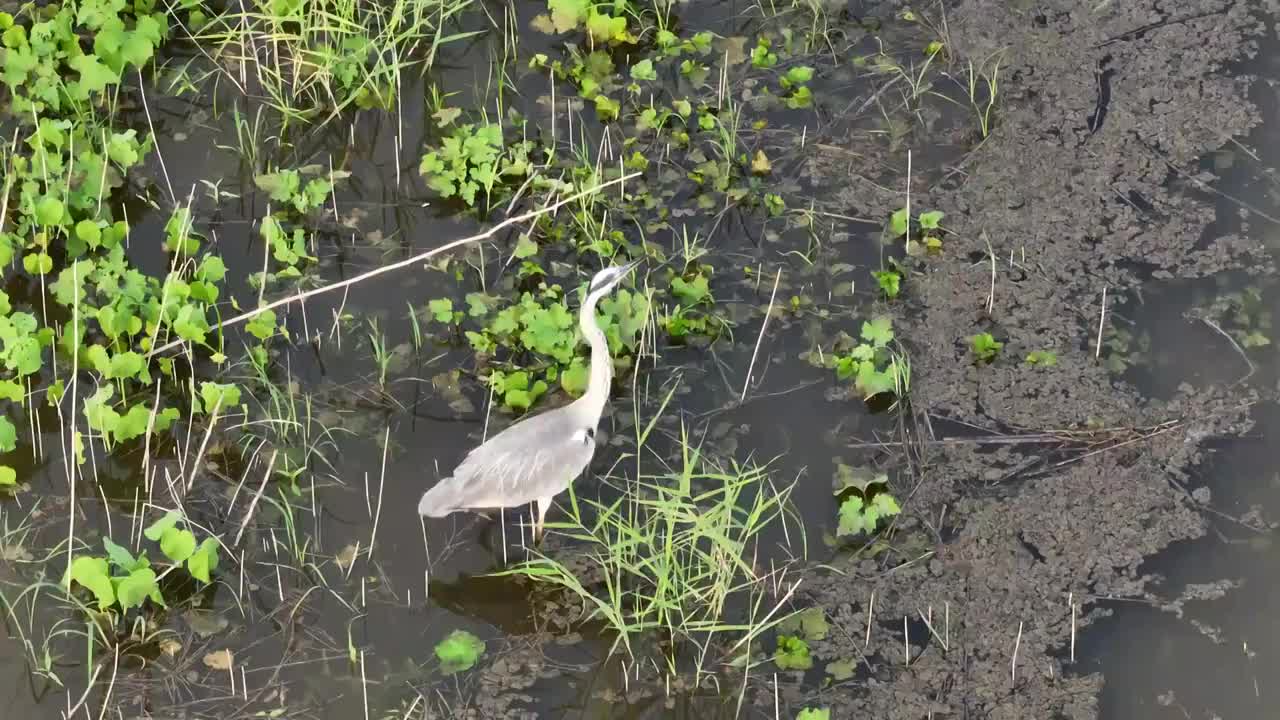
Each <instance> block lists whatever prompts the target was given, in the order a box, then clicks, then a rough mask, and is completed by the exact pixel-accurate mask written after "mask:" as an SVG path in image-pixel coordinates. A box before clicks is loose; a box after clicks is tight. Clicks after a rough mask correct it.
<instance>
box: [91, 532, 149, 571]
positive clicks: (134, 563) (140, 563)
mask: <svg viewBox="0 0 1280 720" xmlns="http://www.w3.org/2000/svg"><path fill="white" fill-rule="evenodd" d="M102 547H103V548H105V549H106V551H107V557H109V558H111V562H113V563H115V566H116V567H118V568H120V569H121V570H123V571H125V572H133V571H134V570H137V569H139V568H144V567H151V563H150V562H148V561H147V557H146V554H145V553H143V554H142V555H140V556H139V557H136V558H135V557H134V556H133V553H131V552H129V551H128V550H127V549H125V548H124V547H121V546H120V545H117V544H115V542H114V541H112V540H111V538H109V537H106V536H103V538H102Z"/></svg>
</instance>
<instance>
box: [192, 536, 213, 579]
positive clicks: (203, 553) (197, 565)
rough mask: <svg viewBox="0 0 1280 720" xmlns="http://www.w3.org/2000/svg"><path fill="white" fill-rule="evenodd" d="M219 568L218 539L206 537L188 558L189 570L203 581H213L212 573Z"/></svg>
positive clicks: (194, 576)
mask: <svg viewBox="0 0 1280 720" xmlns="http://www.w3.org/2000/svg"><path fill="white" fill-rule="evenodd" d="M216 569H218V540H217V539H216V538H211V537H208V538H205V539H204V542H202V543H200V547H198V548H196V550H195V552H193V553H191V557H189V558H187V572H189V573H191V577H193V578H195V579H197V580H199V581H200V582H203V583H210V582H213V580H212V577H211V575H210V574H211V573H212V572H213V571H214V570H216Z"/></svg>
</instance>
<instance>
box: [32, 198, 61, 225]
mask: <svg viewBox="0 0 1280 720" xmlns="http://www.w3.org/2000/svg"><path fill="white" fill-rule="evenodd" d="M66 212H67V209H66V208H65V207H64V206H63V205H62V201H61V200H59V199H58V198H56V197H53V196H52V195H46V196H44V197H42V198H40V200H38V201H37V202H36V222H38V223H40V224H41V225H61V224H62V216H63V215H65V214H66Z"/></svg>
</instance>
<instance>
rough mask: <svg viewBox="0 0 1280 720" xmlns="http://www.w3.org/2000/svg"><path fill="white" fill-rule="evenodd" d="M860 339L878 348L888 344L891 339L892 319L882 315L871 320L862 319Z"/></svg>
mask: <svg viewBox="0 0 1280 720" xmlns="http://www.w3.org/2000/svg"><path fill="white" fill-rule="evenodd" d="M862 339H863V340H866V341H867V342H870V343H872V344H874V345H875V346H876V347H878V348H879V347H884V346H886V345H888V344H889V342H890V341H891V340H893V321H891V320H890V319H889V318H887V317H884V316H881V317H878V318H875V319H873V320H871V321H864V322H863V323H862Z"/></svg>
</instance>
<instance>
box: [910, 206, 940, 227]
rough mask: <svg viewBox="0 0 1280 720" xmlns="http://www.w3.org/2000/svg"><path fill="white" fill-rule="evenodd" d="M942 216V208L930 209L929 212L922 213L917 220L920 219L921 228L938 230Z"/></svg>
mask: <svg viewBox="0 0 1280 720" xmlns="http://www.w3.org/2000/svg"><path fill="white" fill-rule="evenodd" d="M942 217H943V213H942V211H941V210H930V211H929V212H922V213H920V214H919V215H918V216H917V217H916V220H919V221H920V229H921V230H937V229H938V224H939V223H941V222H942Z"/></svg>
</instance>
